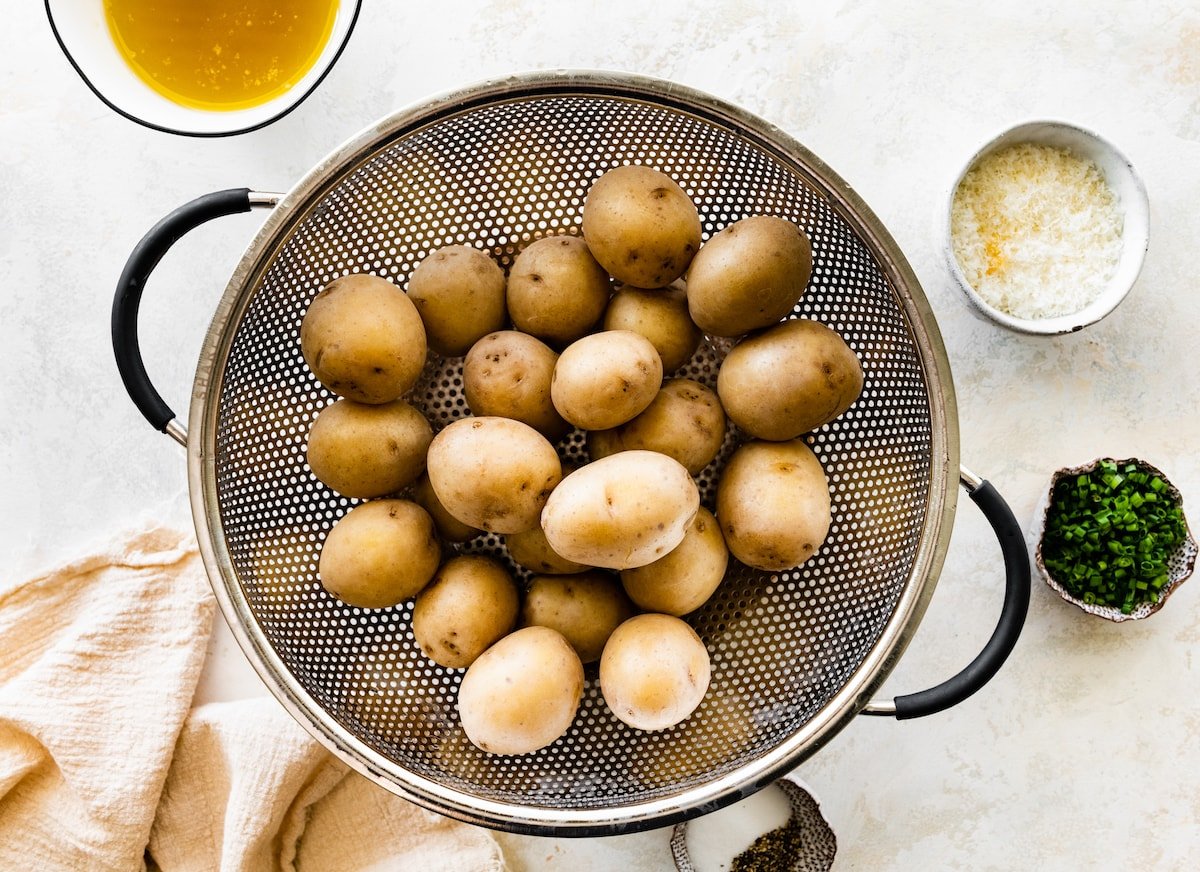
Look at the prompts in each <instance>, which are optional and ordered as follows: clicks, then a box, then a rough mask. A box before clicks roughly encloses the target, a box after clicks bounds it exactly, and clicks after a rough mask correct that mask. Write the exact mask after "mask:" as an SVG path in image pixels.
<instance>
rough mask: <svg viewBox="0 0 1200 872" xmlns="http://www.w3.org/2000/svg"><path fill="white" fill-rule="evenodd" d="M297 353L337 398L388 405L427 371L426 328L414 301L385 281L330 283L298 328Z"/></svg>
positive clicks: (366, 278)
mask: <svg viewBox="0 0 1200 872" xmlns="http://www.w3.org/2000/svg"><path fill="white" fill-rule="evenodd" d="M300 352H301V354H303V355H304V362H305V363H307V364H308V368H309V369H311V370H312V371H313V375H315V376H316V377H317V380H318V381H319V382H321V384H323V385H324V386H325V387H326V388H328V389H329V390H331V391H333V392H334V393H335V394H337V395H338V396H341V397H346V398H347V399H350V400H357V401H358V402H360V403H390V402H391V401H392V400H394V399H396V398H398V397H399V396H400V395H401V394H403V393H405V392H406V391H407V390H408V389H409V388H411V387H412V386H413V385H414V384H416V383H417V379H418V378H419V377H420V375H421V370H422V369H423V368H424V367H425V327H424V326H423V325H422V323H421V316H420V315H419V314H418V313H417V309H416V307H415V306H414V305H413V303H412V300H410V299H409V298H408V297H407V296H405V294H404V291H402V290H400V289H399V288H398V287H396V286H395V285H393V284H392V283H391V282H389V281H388V280H387V279H381V278H379V277H378V276H372V275H366V274H361V273H360V274H355V275H348V276H343V277H342V278H339V279H334V280H333V281H331V282H330V283H329V284H327V285H326V286H325V287H324V289H323V290H322V291H321V293H319V294H317V296H316V297H315V298H314V299H313V301H312V303H311V304H310V305H309V307H308V311H306V312H305V313H304V320H303V321H302V322H301V323H300Z"/></svg>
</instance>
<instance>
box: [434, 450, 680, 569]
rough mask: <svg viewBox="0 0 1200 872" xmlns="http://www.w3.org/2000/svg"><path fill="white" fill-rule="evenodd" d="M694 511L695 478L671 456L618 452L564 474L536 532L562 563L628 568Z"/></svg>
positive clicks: (673, 542) (670, 537) (652, 552)
mask: <svg viewBox="0 0 1200 872" xmlns="http://www.w3.org/2000/svg"><path fill="white" fill-rule="evenodd" d="M434 441H435V443H436V440H434ZM431 456H432V455H431ZM431 463H432V460H431ZM699 508H700V492H699V491H698V490H697V489H696V483H695V482H694V481H692V477H691V476H690V475H688V471H687V470H686V469H684V468H683V467H682V466H680V465H679V463H678V462H677V461H675V460H672V459H671V458H670V457H667V456H666V455H663V454H658V453H656V452H653V451H623V452H621V453H620V454H614V455H613V456H611V457H605V458H603V459H601V460H597V461H595V462H594V463H589V464H588V465H587V466H585V467H583V468H582V469H579V470H576V471H575V472H573V473H571V474H570V475H568V476H567V477H566V478H564V479H563V480H562V484H560V485H559V486H558V487H557V488H555V490H554V492H553V493H552V494H550V499H549V500H547V502H546V508H545V510H544V511H543V512H542V530H543V531H544V532H545V534H546V541H547V542H548V543H549V544H550V547H551V548H552V549H553V550H554V552H555V553H557V554H560V555H562V556H563V557H565V558H566V559H567V560H572V561H574V562H576V563H583V564H587V565H588V566H600V567H604V568H606V569H629V568H631V567H634V566H645V565H646V564H647V563H653V562H654V561H655V560H657V559H658V558H660V557H662V556H663V555H664V554H666V553H667V552H668V551H671V550H672V549H674V548H675V547H676V546H677V545H678V544H679V543H680V542H682V541H683V535H684V531H685V530H687V527H688V525H689V524H690V523H691V521H692V518H693V517H694V516H695V514H696V510H697V509H699Z"/></svg>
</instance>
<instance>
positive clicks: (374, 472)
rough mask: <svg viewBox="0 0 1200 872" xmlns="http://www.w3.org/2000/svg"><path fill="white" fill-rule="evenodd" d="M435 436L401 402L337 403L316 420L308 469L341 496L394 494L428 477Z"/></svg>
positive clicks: (360, 496) (424, 423)
mask: <svg viewBox="0 0 1200 872" xmlns="http://www.w3.org/2000/svg"><path fill="white" fill-rule="evenodd" d="M432 439H433V430H431V429H430V427H429V422H428V421H426V420H425V416H424V415H422V414H421V413H420V412H418V411H417V410H416V409H414V408H413V407H412V406H410V405H409V404H408V403H406V402H404V401H403V400H394V401H392V402H390V403H380V404H379V405H368V404H366V403H356V402H354V401H353V400H338V401H337V402H335V403H333V405H330V406H326V407H325V408H324V409H322V410H321V413H320V414H319V415H317V420H316V421H314V422H313V425H312V429H311V430H310V431H309V434H308V465H309V466H310V467H311V468H312V471H313V475H315V476H316V477H317V478H318V479H320V480H321V481H322V482H324V483H325V484H327V485H328V486H329V487H331V488H333V489H334V490H335V491H337V492H338V493H340V494H341V495H342V496H347V497H355V498H358V499H366V498H368V497H381V496H383V495H384V494H390V493H395V492H396V491H398V490H400V489H401V488H404V487H407V486H408V485H409V484H411V483H412V482H413V480H414V479H416V477H417V476H419V475H420V474H421V473H422V472H424V471H425V454H426V453H427V452H428V451H429V443H430V441H431V440H432Z"/></svg>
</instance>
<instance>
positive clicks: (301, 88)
mask: <svg viewBox="0 0 1200 872" xmlns="http://www.w3.org/2000/svg"><path fill="white" fill-rule="evenodd" d="M361 2H362V0H341V2H339V4H338V10H337V13H336V17H335V18H334V22H333V31H332V32H331V33H330V35H329V39H328V40H327V41H326V43H325V47H324V48H323V49H322V50H321V54H320V56H319V57H318V58H317V60H316V62H315V63H314V64H313V65H312V68H311V69H310V70H309V71H308V72H307V73H305V75H304V77H303V78H302V79H300V81H298V82H297V83H296V84H295V85H293V86H292V87H291V88H290V89H288V90H287V91H285V92H284V93H282V94H280V95H279V96H277V97H275V98H273V99H271V100H269V101H267V102H266V103H262V104H260V105H258V106H253V107H251V108H248V109H235V110H229V111H217V112H210V111H205V110H203V109H193V108H190V107H188V106H181V105H180V104H178V103H175V102H173V101H171V100H169V99H168V98H166V97H164V96H163V95H161V94H159V93H157V92H156V91H154V90H153V89H151V88H150V86H149V85H147V84H146V83H145V82H143V81H142V80H141V79H139V78H138V77H137V74H136V73H134V72H133V70H132V69H130V67H129V65H128V64H127V63H126V62H125V60H124V59H123V58H122V57H121V55H120V54H119V53H118V51H117V47H116V45H115V44H114V43H113V38H112V36H111V35H110V33H109V29H108V24H107V22H106V21H105V18H104V3H103V2H102V0H46V15H47V17H48V18H49V19H50V29H51V30H52V31H53V32H54V38H55V39H56V40H58V45H59V47H60V48H61V49H62V50H63V54H65V55H66V56H67V60H68V61H69V62H70V64H71V66H72V67H74V68H75V72H77V73H78V74H79V77H80V78H81V79H83V81H84V84H86V85H87V86H88V87H89V88H91V90H92V92H93V93H94V94H95V95H96V96H97V97H99V98H100V99H101V100H102V101H103V102H104V103H105V105H107V106H108V107H109V108H110V109H112V110H113V111H115V112H117V113H118V114H120V115H124V116H125V117H126V118H128V119H129V120H130V121H136V122H137V123H138V124H141V125H143V126H145V127H149V128H151V129H153V130H161V131H163V132H165V133H177V134H181V135H183V136H202V137H204V136H207V137H212V136H232V135H234V134H237V133H248V132H249V131H251V130H257V129H258V128H260V127H265V126H266V125H268V124H270V123H271V122H273V121H277V120H278V119H280V118H282V117H283V116H284V115H287V114H288V113H289V112H291V111H292V110H293V109H295V108H296V107H297V106H299V105H300V104H301V103H302V102H304V100H305V98H307V97H308V95H309V94H311V93H312V92H313V91H314V90H315V89H316V87H317V85H319V84H320V83H321V81H322V80H323V79H324V78H325V76H326V75H327V74H328V73H329V71H330V70H331V69H332V68H333V65H334V63H335V62H336V61H337V59H338V58H339V57H341V54H342V49H344V48H345V47H346V43H347V42H348V41H349V39H350V34H351V32H353V30H354V24H355V22H356V21H357V20H358V12H359V7H360V6H361Z"/></svg>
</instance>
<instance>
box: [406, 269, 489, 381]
mask: <svg viewBox="0 0 1200 872" xmlns="http://www.w3.org/2000/svg"><path fill="white" fill-rule="evenodd" d="M504 285H505V282H504V270H502V269H500V266H499V264H497V263H496V262H495V261H494V260H492V259H491V258H490V257H488V256H487V255H486V254H484V253H483V252H482V251H480V250H479V249H477V248H471V247H470V246H469V245H448V246H446V247H445V248H439V249H438V250H437V251H435V252H433V253H432V254H430V255H429V256H428V257H426V258H425V259H424V260H423V261H421V262H420V263H419V264H418V265H417V268H416V269H415V270H413V274H412V276H411V277H410V278H409V280H408V298H409V299H410V300H412V301H413V304H414V305H415V306H416V307H417V311H418V312H419V313H420V315H421V321H422V322H424V324H425V333H426V335H427V336H428V337H429V347H430V348H432V349H433V350H434V351H436V352H437V353H438V354H440V355H442V356H443V357H461V356H462V355H464V354H466V353H467V349H469V348H470V347H471V346H472V345H474V344H475V342H476V341H478V340H479V338H480V337H482V336H485V335H487V334H488V333H491V332H492V331H493V330H499V329H500V328H501V327H503V326H504V318H505V303H504Z"/></svg>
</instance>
